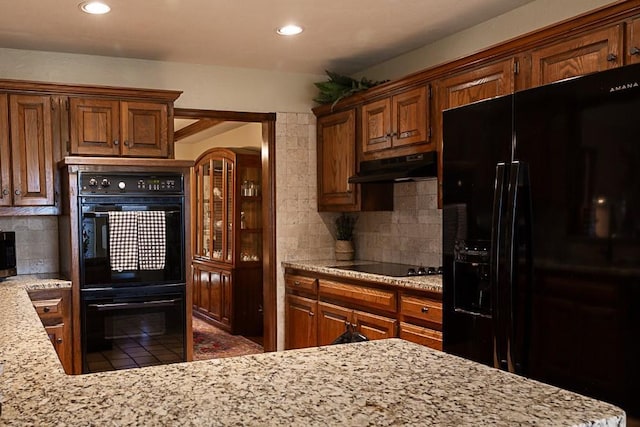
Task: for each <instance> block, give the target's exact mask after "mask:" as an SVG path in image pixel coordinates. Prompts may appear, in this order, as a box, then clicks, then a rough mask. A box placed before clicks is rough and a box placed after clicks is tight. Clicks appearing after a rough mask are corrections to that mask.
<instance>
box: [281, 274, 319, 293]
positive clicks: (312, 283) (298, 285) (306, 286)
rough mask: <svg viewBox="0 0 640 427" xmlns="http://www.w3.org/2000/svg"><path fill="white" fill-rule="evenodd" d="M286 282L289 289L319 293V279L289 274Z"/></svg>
mask: <svg viewBox="0 0 640 427" xmlns="http://www.w3.org/2000/svg"><path fill="white" fill-rule="evenodd" d="M285 282H286V286H287V288H289V289H295V290H301V291H306V292H311V293H314V294H315V293H317V292H318V279H314V278H313V277H306V276H298V275H297V274H287V275H286V276H285Z"/></svg>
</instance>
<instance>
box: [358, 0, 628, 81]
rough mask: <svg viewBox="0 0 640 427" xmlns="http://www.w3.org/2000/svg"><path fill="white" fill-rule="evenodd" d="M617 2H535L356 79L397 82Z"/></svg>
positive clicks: (585, 0) (392, 61)
mask: <svg viewBox="0 0 640 427" xmlns="http://www.w3.org/2000/svg"><path fill="white" fill-rule="evenodd" d="M611 3H616V0H536V1H534V2H531V3H528V4H526V5H524V6H522V7H519V8H517V9H514V10H512V11H510V12H507V13H505V14H503V15H500V16H498V17H496V18H493V19H491V20H489V21H486V22H483V23H481V24H478V25H476V26H474V27H471V28H468V29H466V30H464V31H460V32H458V33H456V34H454V35H452V36H449V37H446V38H444V39H442V40H439V41H437V42H435V43H432V44H429V45H427V46H424V47H421V48H419V49H416V50H414V51H412V52H409V53H406V54H404V55H401V56H398V57H397V58H394V59H392V60H390V61H387V62H383V63H381V64H379V65H376V66H374V67H371V68H368V69H366V70H363V71H362V72H360V73H358V75H357V77H358V78H359V77H362V76H366V77H368V78H370V79H372V80H383V79H398V78H400V77H403V76H406V75H407V74H411V73H414V72H417V71H420V70H423V69H425V68H429V67H432V66H434V65H438V64H442V63H444V62H448V61H451V60H454V59H458V58H462V57H464V56H467V55H470V54H473V53H476V52H478V51H481V50H483V49H485V48H488V47H490V46H493V45H496V44H499V43H502V42H504V41H506V40H509V39H512V38H515V37H518V36H521V35H523V34H526V33H530V32H532V31H534V30H537V29H540V28H543V27H547V26H549V25H552V24H554V23H557V22H560V21H563V20H565V19H569V18H571V17H574V16H576V15H579V14H581V13H584V12H587V11H591V10H593V9H596V8H598V7H601V6H604V5H607V4H611Z"/></svg>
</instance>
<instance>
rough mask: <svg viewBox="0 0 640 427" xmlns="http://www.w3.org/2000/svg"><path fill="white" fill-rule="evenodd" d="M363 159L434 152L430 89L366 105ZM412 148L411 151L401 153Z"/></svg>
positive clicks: (404, 92) (364, 112) (362, 127)
mask: <svg viewBox="0 0 640 427" xmlns="http://www.w3.org/2000/svg"><path fill="white" fill-rule="evenodd" d="M361 116H362V119H361V122H360V123H361V137H362V159H363V160H371V159H374V158H383V157H393V156H398V155H406V154H414V153H418V152H424V151H429V150H433V149H434V147H431V145H430V144H429V97H428V90H427V87H426V86H420V87H418V88H414V89H410V90H406V91H403V92H400V93H398V94H395V95H393V96H390V97H387V98H384V99H380V100H377V101H373V102H368V103H365V104H364V105H363V106H362V109H361ZM408 146H411V149H410V150H404V151H402V150H399V149H400V148H403V147H408Z"/></svg>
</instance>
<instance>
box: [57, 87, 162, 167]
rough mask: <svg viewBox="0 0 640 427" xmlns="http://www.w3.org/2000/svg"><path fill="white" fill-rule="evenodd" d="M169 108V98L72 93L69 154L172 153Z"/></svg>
mask: <svg viewBox="0 0 640 427" xmlns="http://www.w3.org/2000/svg"><path fill="white" fill-rule="evenodd" d="M168 111H169V106H168V105H167V103H166V102H134V101H119V100H110V99H98V98H75V97H72V98H70V99H69V117H70V121H71V125H70V148H69V150H70V154H74V155H92V156H129V157H169V152H170V150H169V141H170V139H171V140H172V138H171V135H172V134H173V132H169V117H168Z"/></svg>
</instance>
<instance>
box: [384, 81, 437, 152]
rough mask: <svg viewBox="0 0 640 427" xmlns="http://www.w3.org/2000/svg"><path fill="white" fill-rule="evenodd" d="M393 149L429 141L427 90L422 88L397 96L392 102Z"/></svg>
mask: <svg viewBox="0 0 640 427" xmlns="http://www.w3.org/2000/svg"><path fill="white" fill-rule="evenodd" d="M391 111H392V113H393V117H392V120H391V121H392V129H393V131H392V133H391V136H392V138H393V139H392V144H393V147H402V146H405V145H411V144H416V143H420V142H425V141H428V139H429V135H428V128H427V115H428V114H429V112H428V103H427V89H426V87H420V88H417V89H413V90H408V91H406V92H403V93H400V94H398V95H395V96H394V97H393V100H392V106H391Z"/></svg>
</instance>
